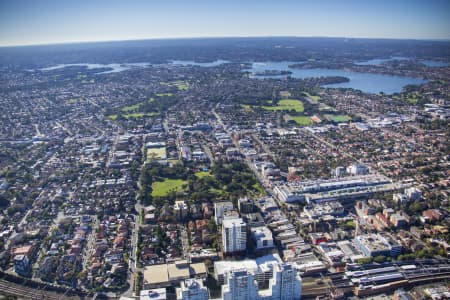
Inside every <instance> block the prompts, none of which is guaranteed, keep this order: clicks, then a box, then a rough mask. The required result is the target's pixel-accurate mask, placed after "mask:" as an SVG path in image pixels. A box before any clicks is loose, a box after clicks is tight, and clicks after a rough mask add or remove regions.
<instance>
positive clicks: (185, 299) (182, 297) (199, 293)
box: [177, 279, 209, 300]
mask: <svg viewBox="0 0 450 300" xmlns="http://www.w3.org/2000/svg"><path fill="white" fill-rule="evenodd" d="M208 299H209V294H208V289H207V288H206V287H205V286H204V285H203V281H201V280H199V279H186V280H184V281H182V282H181V287H180V288H177V300H208Z"/></svg>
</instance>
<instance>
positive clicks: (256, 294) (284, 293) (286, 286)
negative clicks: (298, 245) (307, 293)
mask: <svg viewBox="0 0 450 300" xmlns="http://www.w3.org/2000/svg"><path fill="white" fill-rule="evenodd" d="M264 267H270V268H273V273H272V276H271V278H269V279H268V280H269V282H268V283H269V285H268V287H269V288H266V289H259V288H258V284H259V282H258V280H257V278H258V277H259V278H260V277H261V276H258V274H260V272H261V271H262V270H257V271H254V270H247V269H233V270H229V271H228V272H227V274H226V276H225V284H224V285H223V286H222V299H224V300H247V299H252V300H300V299H301V294H302V279H301V277H300V274H299V272H298V270H297V269H295V268H294V267H293V265H292V264H290V263H274V264H264ZM260 279H261V278H260Z"/></svg>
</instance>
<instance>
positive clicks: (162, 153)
mask: <svg viewBox="0 0 450 300" xmlns="http://www.w3.org/2000/svg"><path fill="white" fill-rule="evenodd" d="M166 158H167V154H166V147H161V148H150V149H147V161H152V160H153V159H166Z"/></svg>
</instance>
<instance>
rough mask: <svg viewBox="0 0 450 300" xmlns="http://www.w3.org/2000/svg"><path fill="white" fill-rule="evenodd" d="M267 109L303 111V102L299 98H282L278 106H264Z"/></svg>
mask: <svg viewBox="0 0 450 300" xmlns="http://www.w3.org/2000/svg"><path fill="white" fill-rule="evenodd" d="M262 108H264V109H265V110H271V111H283V110H294V111H295V112H303V111H304V110H305V108H304V107H303V102H302V101H300V100H297V99H281V100H280V101H278V104H277V105H276V106H263V107H262Z"/></svg>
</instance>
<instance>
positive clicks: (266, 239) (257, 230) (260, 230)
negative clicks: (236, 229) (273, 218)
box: [250, 226, 273, 252]
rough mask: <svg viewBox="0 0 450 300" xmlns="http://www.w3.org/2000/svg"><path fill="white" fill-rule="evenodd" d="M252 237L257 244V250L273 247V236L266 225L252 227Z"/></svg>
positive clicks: (255, 244)
mask: <svg viewBox="0 0 450 300" xmlns="http://www.w3.org/2000/svg"><path fill="white" fill-rule="evenodd" d="M250 232H251V239H252V241H253V243H254V246H255V251H256V252H260V251H264V250H270V249H272V248H273V236H272V232H271V231H270V230H269V228H267V227H265V226H261V227H254V228H251V229H250Z"/></svg>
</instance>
